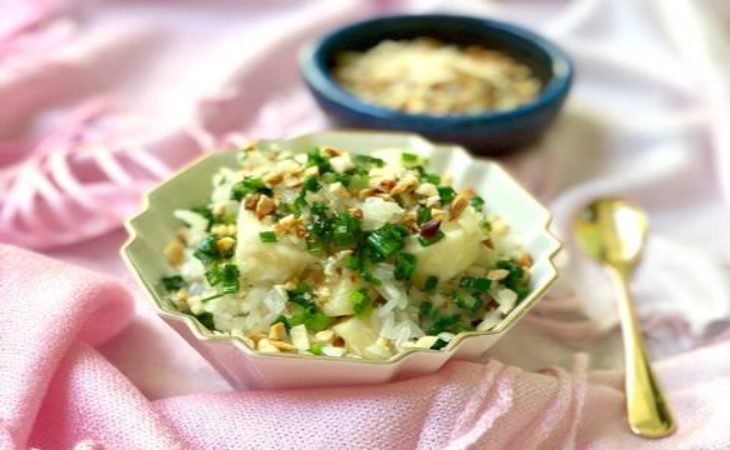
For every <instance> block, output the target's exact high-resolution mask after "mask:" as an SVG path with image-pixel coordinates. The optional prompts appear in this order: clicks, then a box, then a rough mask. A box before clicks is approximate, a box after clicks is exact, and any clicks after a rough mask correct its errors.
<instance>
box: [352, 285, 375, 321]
mask: <svg viewBox="0 0 730 450" xmlns="http://www.w3.org/2000/svg"><path fill="white" fill-rule="evenodd" d="M350 302H352V307H353V309H354V310H355V315H356V316H357V317H359V318H361V319H362V318H365V317H367V316H369V315H370V313H371V312H372V310H373V301H372V299H371V298H370V296H369V295H368V292H367V290H365V289H360V290H359V291H352V292H350Z"/></svg>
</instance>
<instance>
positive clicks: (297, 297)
mask: <svg viewBox="0 0 730 450" xmlns="http://www.w3.org/2000/svg"><path fill="white" fill-rule="evenodd" d="M304 286H306V285H304ZM304 286H303V285H300V286H297V288H296V289H294V290H293V291H290V292H289V301H290V302H291V303H290V308H291V311H292V316H291V318H290V319H289V324H290V325H291V326H295V325H300V324H304V325H305V326H306V327H307V329H308V330H310V331H313V332H317V331H322V330H324V329H326V328H327V327H329V326H330V325H331V324H332V323H333V322H334V319H333V318H331V317H329V316H327V315H326V314H325V313H323V312H322V311H320V310H319V309H318V308H317V306H316V305H315V304H314V302H313V301H312V296H311V294H310V293H309V292H308V291H307V292H301V291H300V288H303V287H304ZM307 287H308V286H307ZM298 291H299V292H298Z"/></svg>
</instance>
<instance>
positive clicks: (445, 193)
mask: <svg viewBox="0 0 730 450" xmlns="http://www.w3.org/2000/svg"><path fill="white" fill-rule="evenodd" d="M436 189H437V190H438V192H439V197H441V203H443V204H446V203H451V200H453V198H454V196H455V195H456V192H455V191H454V189H453V188H451V187H449V186H439V187H437V188H436Z"/></svg>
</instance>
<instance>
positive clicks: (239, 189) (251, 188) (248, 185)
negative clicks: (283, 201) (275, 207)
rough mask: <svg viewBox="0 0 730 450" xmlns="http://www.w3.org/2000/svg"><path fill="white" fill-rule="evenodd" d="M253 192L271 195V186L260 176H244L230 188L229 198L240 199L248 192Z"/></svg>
mask: <svg viewBox="0 0 730 450" xmlns="http://www.w3.org/2000/svg"><path fill="white" fill-rule="evenodd" d="M254 193H258V194H264V195H268V196H271V195H273V191H272V190H271V188H269V187H267V186H266V183H264V180H262V179H261V178H255V177H245V178H244V179H243V180H241V181H239V182H238V183H236V184H234V185H233V187H232V188H231V198H232V199H233V200H242V199H243V198H244V197H245V196H247V195H248V194H254Z"/></svg>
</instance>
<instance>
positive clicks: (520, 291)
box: [497, 260, 530, 300]
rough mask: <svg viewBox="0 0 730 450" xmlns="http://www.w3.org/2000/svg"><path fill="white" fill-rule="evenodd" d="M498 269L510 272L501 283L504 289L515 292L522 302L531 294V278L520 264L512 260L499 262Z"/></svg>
mask: <svg viewBox="0 0 730 450" xmlns="http://www.w3.org/2000/svg"><path fill="white" fill-rule="evenodd" d="M497 268H499V269H504V270H506V271H508V272H509V275H507V277H506V278H504V279H503V280H501V281H500V283H501V284H502V285H503V286H504V287H506V288H508V289H511V290H513V291H514V292H515V293H516V294H517V298H519V299H520V300H521V299H523V298H525V297H527V295H528V294H529V293H530V278H529V275H528V272H526V271H525V270H524V269H523V268H522V267H520V265H519V264H517V263H516V262H514V261H510V260H503V261H499V262H497Z"/></svg>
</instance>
